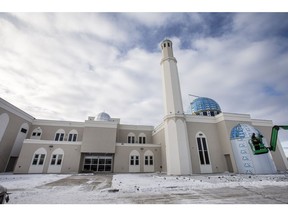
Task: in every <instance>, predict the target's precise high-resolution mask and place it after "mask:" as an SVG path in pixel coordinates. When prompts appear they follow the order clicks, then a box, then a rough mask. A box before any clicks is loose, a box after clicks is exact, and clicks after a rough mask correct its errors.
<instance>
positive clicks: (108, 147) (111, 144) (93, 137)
mask: <svg viewBox="0 0 288 216" xmlns="http://www.w3.org/2000/svg"><path fill="white" fill-rule="evenodd" d="M115 145H116V128H106V127H104V128H103V127H85V128H84V132H83V142H82V146H81V152H83V153H84V152H91V153H92V152H98V153H114V152H115Z"/></svg>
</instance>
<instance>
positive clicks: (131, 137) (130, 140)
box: [128, 132, 135, 143]
mask: <svg viewBox="0 0 288 216" xmlns="http://www.w3.org/2000/svg"><path fill="white" fill-rule="evenodd" d="M128 143H135V134H134V133H131V132H130V133H129V134H128Z"/></svg>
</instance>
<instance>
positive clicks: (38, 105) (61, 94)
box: [0, 12, 288, 125]
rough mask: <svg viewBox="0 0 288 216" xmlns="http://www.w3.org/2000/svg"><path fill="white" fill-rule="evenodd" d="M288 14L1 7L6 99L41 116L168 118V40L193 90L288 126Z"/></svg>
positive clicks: (185, 91) (185, 87) (185, 86)
mask: <svg viewBox="0 0 288 216" xmlns="http://www.w3.org/2000/svg"><path fill="white" fill-rule="evenodd" d="M287 37H288V13H271V12H270V13H195V12H191V13H183V12H177V13H163V12H162V13H132V12H129V13H106V12H101V13H99V12H98V13H0V80H1V82H0V96H1V97H2V98H3V99H4V100H7V101H8V102H10V103H12V104H14V105H15V106H17V107H19V108H20V109H22V110H24V111H25V112H27V113H29V114H30V115H32V116H34V117H35V118H37V119H56V120H73V121H84V120H85V119H87V117H88V116H97V114H98V113H100V112H102V111H105V112H107V113H109V114H110V116H111V117H114V118H121V122H122V123H124V124H125V123H129V124H130V123H131V124H148V125H157V124H159V123H160V122H161V120H162V118H163V110H164V109H163V99H162V83H161V76H160V71H161V67H160V60H161V50H160V43H161V41H162V40H163V39H164V38H169V39H170V40H172V42H173V48H174V55H175V57H176V59H177V61H178V71H179V76H180V83H181V90H182V98H183V104H184V110H185V111H187V112H188V111H189V103H190V102H191V101H192V100H193V99H194V98H193V97H191V96H189V94H193V95H198V96H205V97H209V98H212V99H214V100H215V101H217V102H218V103H219V105H220V107H221V108H222V111H224V112H233V113H245V114H250V115H251V117H252V118H256V119H269V120H273V122H274V124H287V122H288V115H287V111H288V39H287Z"/></svg>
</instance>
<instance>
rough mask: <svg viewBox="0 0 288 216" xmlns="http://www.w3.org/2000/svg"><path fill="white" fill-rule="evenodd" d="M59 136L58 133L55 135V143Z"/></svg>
mask: <svg viewBox="0 0 288 216" xmlns="http://www.w3.org/2000/svg"><path fill="white" fill-rule="evenodd" d="M59 136H60V134H59V133H56V136H55V141H58V140H59Z"/></svg>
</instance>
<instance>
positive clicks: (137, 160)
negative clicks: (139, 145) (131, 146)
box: [135, 156, 139, 165]
mask: <svg viewBox="0 0 288 216" xmlns="http://www.w3.org/2000/svg"><path fill="white" fill-rule="evenodd" d="M135 165H139V156H135Z"/></svg>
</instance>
